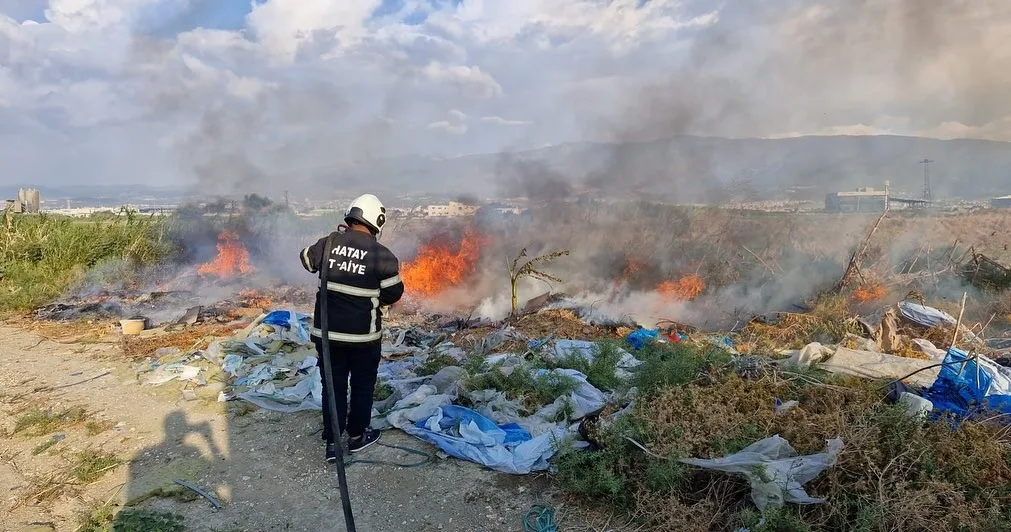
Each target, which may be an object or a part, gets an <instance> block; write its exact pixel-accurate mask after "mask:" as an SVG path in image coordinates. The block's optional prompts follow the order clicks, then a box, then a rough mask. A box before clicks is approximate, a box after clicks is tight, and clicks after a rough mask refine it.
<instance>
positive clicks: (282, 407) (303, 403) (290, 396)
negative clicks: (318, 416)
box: [237, 366, 323, 414]
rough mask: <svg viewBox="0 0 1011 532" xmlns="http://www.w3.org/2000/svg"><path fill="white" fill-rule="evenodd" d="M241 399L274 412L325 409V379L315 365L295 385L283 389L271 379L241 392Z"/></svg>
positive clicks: (239, 396)
mask: <svg viewBox="0 0 1011 532" xmlns="http://www.w3.org/2000/svg"><path fill="white" fill-rule="evenodd" d="M237 397H238V398H239V399H242V400H244V401H248V402H250V403H253V404H254V405H256V406H258V407H260V408H262V409H264V410H270V411H273V412H284V413H289V414H290V413H292V412H301V411H303V410H322V409H323V381H322V380H321V379H320V374H319V368H317V367H315V366H313V367H312V368H310V369H309V373H308V375H306V376H305V378H303V379H302V380H300V381H298V383H296V384H295V385H294V386H288V387H286V388H283V389H281V390H278V389H276V388H275V387H274V383H273V382H271V381H268V382H266V383H265V384H263V385H260V386H257V387H256V388H254V389H252V390H249V391H246V392H243V393H240V394H239V395H238V396H237Z"/></svg>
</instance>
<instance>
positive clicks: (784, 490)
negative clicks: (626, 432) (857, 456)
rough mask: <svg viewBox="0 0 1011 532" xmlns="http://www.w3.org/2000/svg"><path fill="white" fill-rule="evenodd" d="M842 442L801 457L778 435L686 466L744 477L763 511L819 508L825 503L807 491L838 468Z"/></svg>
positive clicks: (838, 440)
mask: <svg viewBox="0 0 1011 532" xmlns="http://www.w3.org/2000/svg"><path fill="white" fill-rule="evenodd" d="M842 447H843V441H842V439H841V438H835V439H832V440H828V442H827V444H826V446H825V452H822V453H818V454H811V455H806V456H797V451H796V450H794V448H793V447H792V446H791V445H790V442H788V441H786V440H785V439H783V438H782V437H780V436H779V435H778V434H776V435H775V436H770V437H768V438H765V439H764V440H759V441H757V442H755V443H753V444H751V445H749V446H748V447H746V448H745V449H744V450H742V451H740V452H738V453H734V454H731V455H728V456H725V457H723V458H716V459H713V460H702V459H697V458H689V459H683V460H681V462H682V463H685V464H688V465H693V466H696V467H701V468H703V469H713V470H716V471H723V472H724V473H732V474H738V475H742V476H744V477H745V478H747V479H748V483H749V484H750V485H751V500H752V501H754V503H755V506H758V508H759V509H765V508H766V507H769V506H771V507H773V508H780V507H782V506H783V504H784V503H787V502H791V503H797V504H818V503H822V502H825V500H824V499H817V498H814V497H811V496H809V495H808V494H807V492H806V491H804V484H806V483H808V482H810V481H811V480H813V479H814V478H815V477H817V476H818V475H819V474H821V472H822V471H825V470H826V469H828V468H829V467H831V466H832V465H834V464H835V461H836V458H837V456H838V455H839V451H841V450H842Z"/></svg>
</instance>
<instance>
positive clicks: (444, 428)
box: [403, 405, 564, 475]
mask: <svg viewBox="0 0 1011 532" xmlns="http://www.w3.org/2000/svg"><path fill="white" fill-rule="evenodd" d="M403 430H404V431H405V432H407V433H408V434H411V435H413V436H417V437H418V438H421V439H423V440H426V441H428V442H431V443H433V444H435V445H436V446H438V447H439V449H441V450H442V451H443V452H445V453H446V454H448V455H450V456H453V457H455V458H460V459H463V460H470V461H472V462H477V463H479V464H482V465H484V466H486V467H488V468H491V469H494V470H496V471H501V472H503V473H511V474H519V475H523V474H526V473H530V472H531V471H540V470H544V469H547V468H548V458H550V457H551V455H553V454H554V452H555V446H556V443H557V442H556V440H557V439H560V438H562V437H564V432H563V431H558V432H557V433H545V434H542V435H540V436H537V437H536V438H535V437H531V435H530V433H529V432H527V431H526V430H524V429H523V428H522V427H520V426H519V425H517V424H515V423H509V424H504V425H496V424H495V423H494V422H493V421H491V420H490V419H488V418H486V417H484V416H482V415H481V414H479V413H477V412H475V411H473V410H471V409H469V408H464V407H462V406H456V405H443V406H440V407H438V408H436V410H435V412H433V413H432V415H430V416H429V417H427V418H425V419H421V420H419V421H417V422H416V423H415V424H413V425H407V426H405V427H403Z"/></svg>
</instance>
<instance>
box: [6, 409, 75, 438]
mask: <svg viewBox="0 0 1011 532" xmlns="http://www.w3.org/2000/svg"><path fill="white" fill-rule="evenodd" d="M87 420H88V412H87V411H86V410H85V409H84V408H81V407H73V408H68V409H66V410H61V411H55V410H51V409H47V408H41V407H32V408H31V409H29V410H28V411H26V412H24V413H22V414H21V415H20V416H18V417H17V418H16V419H15V420H14V427H13V428H12V429H11V435H12V436H29V437H30V436H45V435H47V434H52V433H53V432H56V431H57V430H60V429H65V428H69V427H75V426H78V425H81V424H83V423H85V422H86V421H87Z"/></svg>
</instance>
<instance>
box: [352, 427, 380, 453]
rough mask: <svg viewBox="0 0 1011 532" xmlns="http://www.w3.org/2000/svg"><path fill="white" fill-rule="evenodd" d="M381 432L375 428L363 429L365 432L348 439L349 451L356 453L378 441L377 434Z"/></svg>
mask: <svg viewBox="0 0 1011 532" xmlns="http://www.w3.org/2000/svg"><path fill="white" fill-rule="evenodd" d="M380 434H381V432H379V431H378V430H375V429H365V434H363V435H361V436H358V437H357V438H351V439H350V440H348V448H349V450H350V452H352V453H357V452H358V451H361V450H362V449H364V448H366V447H368V446H369V445H372V444H373V443H376V442H377V441H379V435H380Z"/></svg>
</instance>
